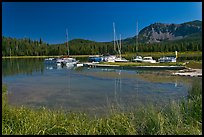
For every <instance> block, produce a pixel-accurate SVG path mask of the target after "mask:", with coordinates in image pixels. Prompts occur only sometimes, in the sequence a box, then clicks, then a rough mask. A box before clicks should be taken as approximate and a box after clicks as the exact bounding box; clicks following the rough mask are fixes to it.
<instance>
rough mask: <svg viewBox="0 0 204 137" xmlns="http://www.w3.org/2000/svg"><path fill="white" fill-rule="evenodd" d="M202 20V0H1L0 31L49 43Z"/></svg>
mask: <svg viewBox="0 0 204 137" xmlns="http://www.w3.org/2000/svg"><path fill="white" fill-rule="evenodd" d="M193 20H201V21H202V2H2V35H3V36H7V37H13V38H31V39H32V40H39V39H40V38H42V40H43V41H44V42H47V43H49V44H58V43H64V42H66V29H68V39H69V40H72V39H76V38H80V39H87V40H93V41H97V42H108V41H113V38H114V33H113V22H114V23H115V30H116V35H117V37H118V38H119V35H120V34H121V37H122V39H125V38H128V37H133V36H135V35H136V29H137V27H136V24H137V23H136V22H137V21H138V30H139V31H140V30H142V29H143V28H144V27H147V26H149V25H150V24H153V23H155V22H160V23H175V24H180V23H184V22H188V21H193Z"/></svg>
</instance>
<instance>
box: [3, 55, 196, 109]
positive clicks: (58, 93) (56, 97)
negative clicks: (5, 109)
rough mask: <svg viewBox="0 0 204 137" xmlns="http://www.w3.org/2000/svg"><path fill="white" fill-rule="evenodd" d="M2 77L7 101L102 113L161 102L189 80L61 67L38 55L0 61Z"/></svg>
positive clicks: (182, 90)
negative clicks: (110, 109)
mask: <svg viewBox="0 0 204 137" xmlns="http://www.w3.org/2000/svg"><path fill="white" fill-rule="evenodd" d="M2 81H3V83H5V84H7V85H8V93H9V94H8V98H9V104H11V105H25V106H30V107H42V106H45V107H49V108H52V109H58V108H62V109H64V110H72V111H89V112H99V113H102V112H105V111H106V110H108V108H110V107H111V106H119V107H120V108H121V109H122V110H127V109H130V108H134V109H135V108H137V107H139V106H140V105H146V104H153V105H156V106H161V105H165V104H167V103H168V102H169V100H179V99H181V98H182V97H185V96H186V95H187V93H188V90H189V88H190V87H191V83H192V81H193V78H188V77H178V76H170V75H168V74H166V73H162V72H161V71H147V70H145V71H142V70H120V69H109V68H87V67H84V68H79V69H78V68H77V69H69V68H66V67H65V68H61V67H57V66H55V65H51V64H44V62H43V59H3V61H2Z"/></svg>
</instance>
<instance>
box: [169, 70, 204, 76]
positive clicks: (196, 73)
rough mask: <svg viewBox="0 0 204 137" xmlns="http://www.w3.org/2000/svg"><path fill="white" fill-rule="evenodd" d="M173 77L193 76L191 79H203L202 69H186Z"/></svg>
mask: <svg viewBox="0 0 204 137" xmlns="http://www.w3.org/2000/svg"><path fill="white" fill-rule="evenodd" d="M173 75H179V76H191V77H202V69H191V68H188V69H184V70H179V71H178V72H176V73H173Z"/></svg>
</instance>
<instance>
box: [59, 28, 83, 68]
mask: <svg viewBox="0 0 204 137" xmlns="http://www.w3.org/2000/svg"><path fill="white" fill-rule="evenodd" d="M66 38H67V42H66V46H67V55H64V56H61V57H60V58H58V59H57V60H56V64H57V66H59V65H65V66H67V67H72V66H73V67H74V66H75V65H76V64H77V63H78V62H79V61H78V60H76V59H75V58H72V57H70V56H69V46H68V31H67V30H66Z"/></svg>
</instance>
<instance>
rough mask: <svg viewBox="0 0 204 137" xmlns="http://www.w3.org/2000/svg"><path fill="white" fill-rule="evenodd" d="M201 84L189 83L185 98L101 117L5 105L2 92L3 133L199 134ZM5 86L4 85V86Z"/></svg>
mask: <svg viewBox="0 0 204 137" xmlns="http://www.w3.org/2000/svg"><path fill="white" fill-rule="evenodd" d="M201 86H202V85H201V84H199V83H198V82H195V84H194V85H193V86H192V90H190V91H189V95H188V98H187V99H185V100H182V101H180V102H175V101H172V102H170V103H169V105H168V106H166V107H164V108H162V109H158V108H156V107H155V106H151V105H150V106H148V107H141V108H136V109H135V110H133V111H131V112H121V111H119V110H117V109H116V110H115V109H113V111H111V114H110V115H108V116H103V117H90V116H89V115H88V114H86V113H73V112H64V111H63V110H58V111H54V110H49V109H47V108H43V107H42V108H40V109H31V108H27V107H23V106H21V107H14V106H9V105H8V103H7V98H6V92H3V94H2V96H3V98H2V99H3V102H2V103H3V104H2V134H4V135H24V134H27V135H65V134H66V135H174V134H179V135H182V134H187V135H188V134H192V135H195V134H196V135H197V134H199V135H201V134H202V87H201ZM4 90H5V88H4Z"/></svg>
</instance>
